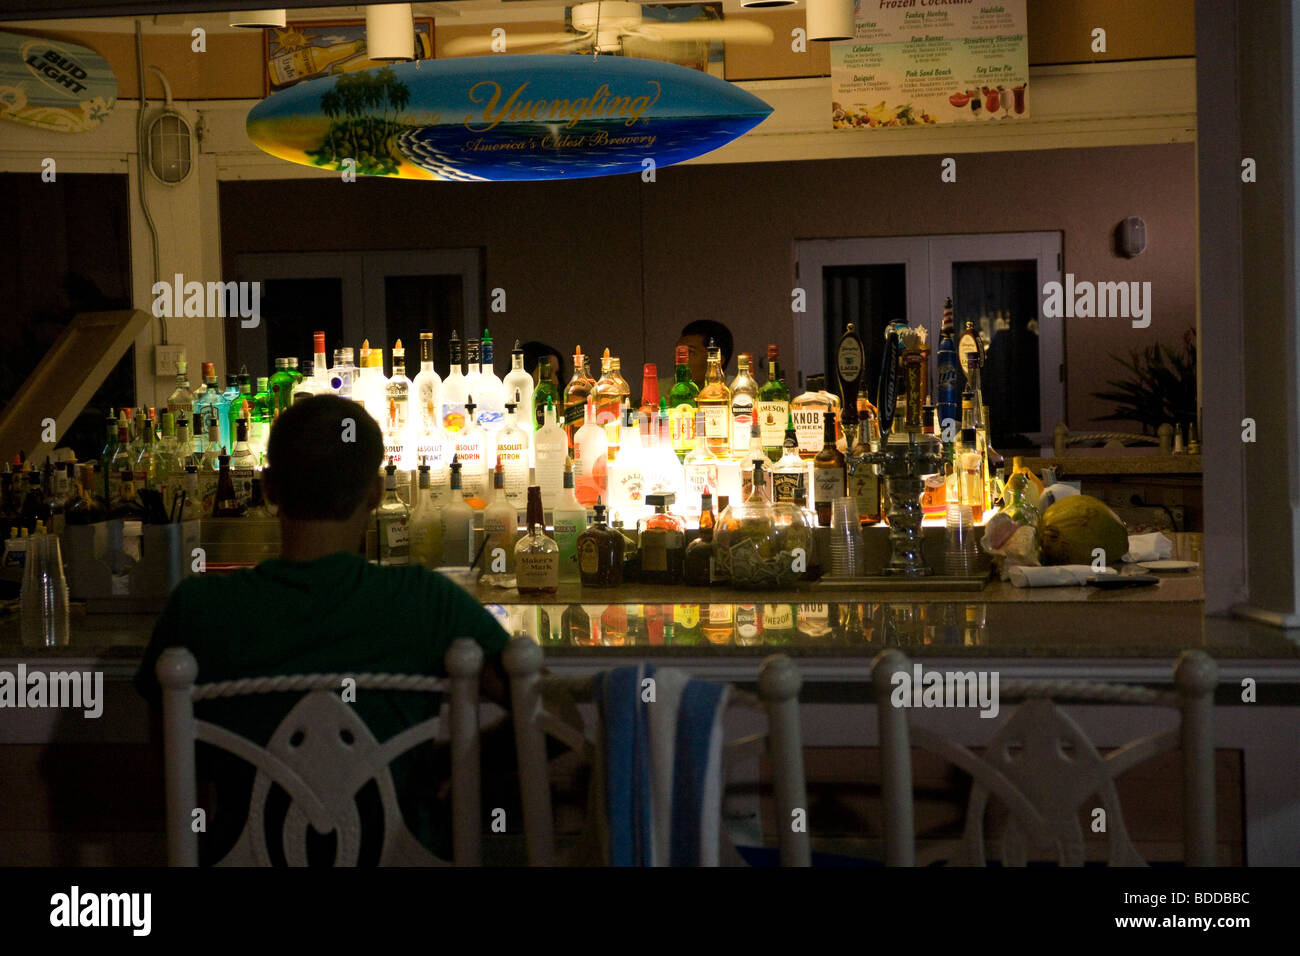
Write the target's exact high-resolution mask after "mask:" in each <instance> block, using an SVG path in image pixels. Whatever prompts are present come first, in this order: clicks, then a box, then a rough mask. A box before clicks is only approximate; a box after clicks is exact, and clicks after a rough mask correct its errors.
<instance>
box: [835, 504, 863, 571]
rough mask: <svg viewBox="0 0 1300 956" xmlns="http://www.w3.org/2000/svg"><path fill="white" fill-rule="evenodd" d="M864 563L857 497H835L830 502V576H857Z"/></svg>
mask: <svg viewBox="0 0 1300 956" xmlns="http://www.w3.org/2000/svg"><path fill="white" fill-rule="evenodd" d="M865 565H866V553H865V551H864V549H863V542H862V522H861V521H860V520H859V519H858V502H857V499H855V498H836V499H835V500H834V501H832V502H831V576H832V577H837V578H858V577H861V576H862V574H863V572H864V569H865Z"/></svg>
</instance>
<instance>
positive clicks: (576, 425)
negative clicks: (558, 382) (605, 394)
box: [528, 345, 596, 445]
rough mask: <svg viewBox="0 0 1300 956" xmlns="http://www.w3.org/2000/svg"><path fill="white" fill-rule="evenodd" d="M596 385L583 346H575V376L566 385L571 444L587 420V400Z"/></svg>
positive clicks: (567, 430) (566, 429)
mask: <svg viewBox="0 0 1300 956" xmlns="http://www.w3.org/2000/svg"><path fill="white" fill-rule="evenodd" d="M532 385H533V382H532V378H531V377H530V378H529V379H528V387H529V389H530V390H531V389H532ZM595 385H596V380H595V379H594V378H592V377H591V370H590V369H589V368H588V367H587V356H586V355H584V354H583V352H582V346H581V345H576V346H574V349H573V377H572V378H571V379H569V384H567V385H566V386H564V432H565V434H566V435H568V437H569V443H570V444H571V445H572V444H573V441H574V438H575V436H576V435H577V433H578V429H580V428H581V427H582V426H583V424H584V422H585V421H586V415H587V400H588V399H589V398H590V397H591V390H592V388H594V387H595Z"/></svg>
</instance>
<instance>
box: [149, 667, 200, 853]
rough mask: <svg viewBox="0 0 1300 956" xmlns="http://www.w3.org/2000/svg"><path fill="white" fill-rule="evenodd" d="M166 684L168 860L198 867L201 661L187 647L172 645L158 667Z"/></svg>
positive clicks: (164, 684) (164, 713)
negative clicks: (197, 683)
mask: <svg viewBox="0 0 1300 956" xmlns="http://www.w3.org/2000/svg"><path fill="white" fill-rule="evenodd" d="M154 672H155V673H156V674H157V675H158V683H159V684H161V685H162V708H163V754H164V758H163V768H164V774H165V785H166V793H167V863H168V865H169V866H198V865H199V839H198V834H196V833H195V832H194V830H193V828H192V826H191V815H192V814H193V812H194V810H195V808H196V807H197V806H198V794H197V793H196V791H195V782H194V781H195V776H194V700H193V697H192V696H191V695H192V692H193V688H194V679H195V678H196V677H197V676H198V673H199V664H198V661H196V660H195V659H194V655H193V654H191V653H190V652H189V651H187V650H186V649H185V648H183V647H169V648H167V650H165V651H163V652H162V655H161V656H160V657H159V658H158V664H157V665H156V667H155V668H154Z"/></svg>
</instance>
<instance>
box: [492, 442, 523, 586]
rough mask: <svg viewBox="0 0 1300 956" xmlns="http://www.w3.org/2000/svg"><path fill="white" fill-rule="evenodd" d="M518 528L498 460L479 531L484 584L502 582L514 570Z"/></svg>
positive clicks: (504, 473)
mask: <svg viewBox="0 0 1300 956" xmlns="http://www.w3.org/2000/svg"><path fill="white" fill-rule="evenodd" d="M518 529H519V513H518V512H517V511H516V510H515V506H514V504H513V503H511V501H510V499H509V498H507V497H506V472H505V468H503V467H502V465H501V462H500V460H498V461H497V464H496V468H494V469H493V471H492V501H491V502H490V503H489V504H488V506H487V508H486V509H484V511H483V534H484V536H485V537H486V538H487V546H486V547H485V548H484V549H483V571H484V575H483V580H484V581H485V582H486V583H488V584H500V585H503V586H504V585H505V579H506V578H507V577H510V576H512V575H513V574H514V573H515V532H516V531H517V530H518Z"/></svg>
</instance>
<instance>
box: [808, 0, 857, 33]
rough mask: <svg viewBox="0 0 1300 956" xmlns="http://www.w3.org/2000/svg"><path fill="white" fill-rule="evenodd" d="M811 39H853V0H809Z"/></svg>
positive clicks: (809, 30)
mask: <svg viewBox="0 0 1300 956" xmlns="http://www.w3.org/2000/svg"><path fill="white" fill-rule="evenodd" d="M807 22H808V39H809V40H822V41H830V40H852V39H853V34H854V28H853V0H808V13H807Z"/></svg>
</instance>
